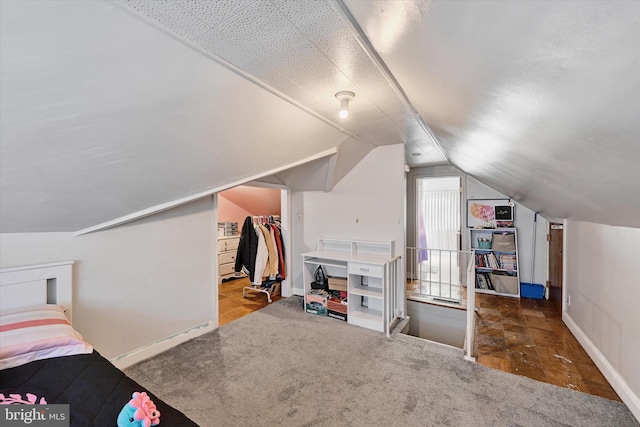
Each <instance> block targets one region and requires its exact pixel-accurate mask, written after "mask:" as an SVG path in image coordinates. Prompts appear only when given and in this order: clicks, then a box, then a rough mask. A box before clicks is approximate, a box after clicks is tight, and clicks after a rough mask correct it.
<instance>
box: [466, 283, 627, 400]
mask: <svg viewBox="0 0 640 427" xmlns="http://www.w3.org/2000/svg"><path fill="white" fill-rule="evenodd" d="M476 295H477V299H476V307H478V313H477V316H476V339H475V354H476V358H477V361H478V363H480V364H482V365H485V366H489V367H491V368H495V369H500V370H502V371H505V372H510V373H512V374H516V375H524V376H526V377H529V378H533V379H534V380H538V381H543V382H547V383H551V384H555V385H558V386H560V387H565V388H569V389H572V390H577V391H581V392H584V393H589V394H594V395H596V396H600V397H604V398H607V399H611V400H617V401H620V398H619V397H618V395H617V394H616V392H615V391H614V390H613V389H612V388H611V386H610V385H609V383H608V382H607V380H606V379H605V378H604V376H603V375H602V374H601V373H600V371H599V370H598V368H597V367H596V365H595V364H594V363H593V361H592V360H591V359H590V358H589V356H588V355H587V353H586V352H585V351H584V349H583V348H582V346H581V345H580V344H579V343H578V341H577V340H576V339H575V337H574V336H573V334H571V332H570V331H569V329H568V328H567V327H566V326H565V325H564V323H563V322H562V318H561V315H560V313H559V312H558V310H557V309H556V307H554V305H553V303H552V302H551V301H547V300H537V299H530V298H521V299H518V298H509V297H500V296H495V295H486V294H476Z"/></svg>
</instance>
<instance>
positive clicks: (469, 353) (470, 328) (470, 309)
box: [464, 251, 476, 362]
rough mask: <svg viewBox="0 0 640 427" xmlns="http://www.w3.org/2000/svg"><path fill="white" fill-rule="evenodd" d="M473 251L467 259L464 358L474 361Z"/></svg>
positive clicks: (474, 295)
mask: <svg viewBox="0 0 640 427" xmlns="http://www.w3.org/2000/svg"><path fill="white" fill-rule="evenodd" d="M474 260H475V251H471V259H470V260H469V266H468V267H467V336H466V340H465V342H466V348H465V356H464V358H465V359H466V360H469V361H472V362H475V361H476V359H475V357H473V339H474V331H475V312H476V284H475V277H476V272H475V269H476V266H475V264H476V263H475V262H474Z"/></svg>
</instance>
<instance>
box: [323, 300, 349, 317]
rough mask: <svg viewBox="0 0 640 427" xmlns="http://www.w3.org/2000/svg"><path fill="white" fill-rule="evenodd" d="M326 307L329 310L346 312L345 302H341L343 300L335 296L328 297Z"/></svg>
mask: <svg viewBox="0 0 640 427" xmlns="http://www.w3.org/2000/svg"><path fill="white" fill-rule="evenodd" d="M327 308H328V309H329V311H335V312H338V313H342V314H347V308H348V306H347V304H343V301H341V300H339V299H336V298H329V300H328V301H327Z"/></svg>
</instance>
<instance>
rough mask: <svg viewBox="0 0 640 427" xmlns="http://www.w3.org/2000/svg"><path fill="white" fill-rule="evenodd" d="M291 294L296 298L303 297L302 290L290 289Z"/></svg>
mask: <svg viewBox="0 0 640 427" xmlns="http://www.w3.org/2000/svg"><path fill="white" fill-rule="evenodd" d="M291 293H292V294H293V295H297V296H300V297H302V296H304V289H302V288H292V289H291Z"/></svg>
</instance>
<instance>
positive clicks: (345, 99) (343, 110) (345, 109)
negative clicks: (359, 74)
mask: <svg viewBox="0 0 640 427" xmlns="http://www.w3.org/2000/svg"><path fill="white" fill-rule="evenodd" d="M354 96H356V94H355V93H353V92H351V91H348V90H343V91H342V92H338V93H336V98H337V99H338V101H340V118H341V119H346V118H347V117H348V116H349V102H351V101H352V100H353V97H354Z"/></svg>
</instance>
